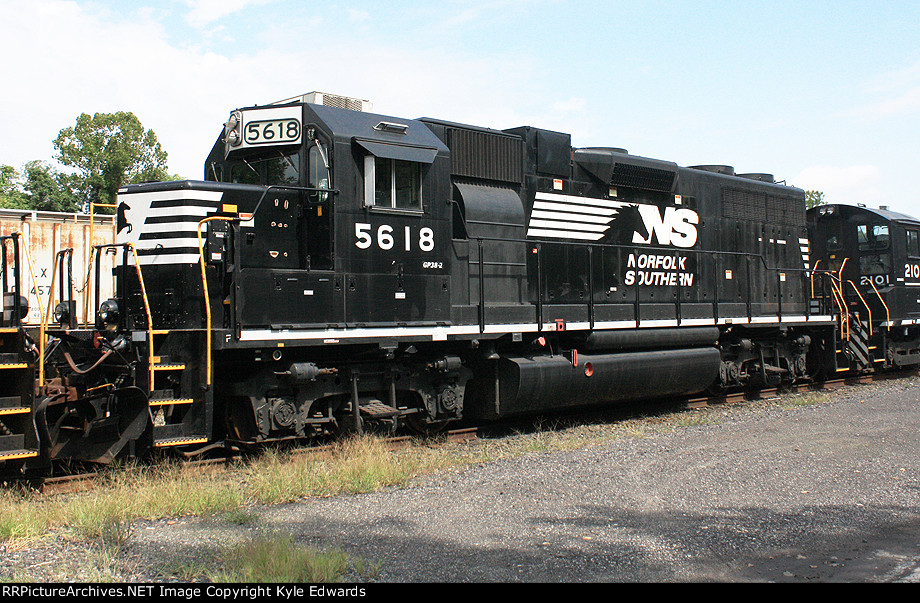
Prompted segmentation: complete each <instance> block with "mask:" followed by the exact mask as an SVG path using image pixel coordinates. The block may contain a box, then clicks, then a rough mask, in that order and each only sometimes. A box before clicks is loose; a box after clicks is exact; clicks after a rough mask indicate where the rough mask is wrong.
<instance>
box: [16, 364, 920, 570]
mask: <svg viewBox="0 0 920 603" xmlns="http://www.w3.org/2000/svg"><path fill="white" fill-rule="evenodd" d="M692 412H700V413H702V415H701V416H705V419H706V420H705V421H699V422H698V423H696V424H695V423H693V422H690V423H689V424H687V425H675V426H668V427H667V428H661V429H654V430H646V431H643V432H642V433H641V435H633V436H630V435H627V434H624V436H623V437H617V438H615V439H612V440H611V441H610V442H608V443H606V444H605V445H603V446H601V447H588V448H584V449H578V450H574V451H560V452H538V453H527V454H524V455H521V456H517V457H515V458H511V459H507V460H497V461H494V462H489V463H482V464H478V465H475V466H472V467H467V468H464V469H462V470H460V471H449V472H446V473H442V474H438V475H433V476H427V477H423V478H419V479H417V480H415V481H414V482H413V483H412V484H410V485H409V486H408V487H404V488H389V489H386V490H383V491H379V492H374V493H370V494H360V495H349V496H344V495H343V496H334V497H329V498H314V499H307V500H303V501H300V502H297V503H291V504H285V505H276V506H266V507H258V508H255V509H250V510H249V511H250V512H251V513H252V515H253V516H254V519H253V520H252V521H250V522H248V523H246V524H244V525H234V524H231V523H229V522H226V521H221V520H220V519H216V518H178V519H173V520H166V519H163V520H157V521H138V522H136V523H135V525H134V529H133V533H132V536H131V538H130V540H129V542H128V544H127V545H126V546H125V547H124V549H122V551H121V552H120V553H119V556H120V559H118V560H115V561H113V564H112V565H113V567H114V568H116V569H115V570H113V574H108V575H107V579H108V578H114V579H115V580H120V581H145V582H149V581H168V580H177V579H181V577H177V576H176V575H170V574H169V573H168V572H164V571H163V569H162V568H163V567H165V566H166V563H165V560H167V559H172V560H178V561H180V562H181V563H182V564H184V565H185V566H186V567H188V566H189V565H191V564H193V563H194V560H195V559H197V558H207V557H208V556H209V555H210V556H213V552H214V551H215V550H218V549H219V548H220V547H225V546H226V545H227V544H228V543H232V542H236V541H242V540H244V539H246V538H248V537H249V536H251V535H252V534H253V533H257V532H260V531H265V532H272V533H279V532H280V533H286V534H291V535H293V537H294V538H295V540H296V541H297V542H298V543H302V544H304V545H309V546H312V547H316V548H320V549H327V548H341V549H343V550H345V551H346V552H347V553H349V554H350V555H352V556H354V557H355V558H360V559H362V560H365V561H366V563H367V567H373V568H374V569H373V571H372V572H365V573H363V574H361V575H356V576H354V577H352V578H353V579H354V580H362V581H380V582H595V581H628V582H638V581H641V582H652V581H655V582H661V581H720V582H749V581H757V582H766V581H776V582H807V581H817V582H839V581H845V582H899V581H900V582H920V460H918V451H920V379H918V378H916V377H912V378H906V379H898V380H889V381H880V382H876V383H873V384H868V385H859V386H854V387H848V388H843V389H839V390H835V391H831V392H828V393H827V394H824V395H823V396H822V400H821V401H820V402H815V403H810V404H795V398H794V397H793V396H784V397H783V398H782V399H781V400H778V401H771V402H750V403H744V404H737V405H730V406H724V407H717V408H710V409H707V410H704V411H689V413H692ZM614 428H615V427H614ZM87 546H90V545H88V544H82V545H81V544H80V543H75V542H70V541H65V540H62V539H58V540H56V541H55V542H53V543H47V542H43V543H36V544H34V545H29V546H18V547H16V546H13V545H10V546H9V550H7V547H5V546H3V545H2V544H0V547H3V548H2V549H0V579H3V578H6V579H9V578H10V577H13V578H14V579H16V580H23V579H36V580H42V579H47V578H48V576H53V577H54V578H55V579H60V577H61V568H63V567H67V564H68V563H71V564H73V565H74V566H75V567H76V566H77V565H78V564H77V563H76V561H73V560H74V559H77V558H78V557H79V556H81V555H85V554H86V552H85V547H87ZM50 568H56V570H55V571H54V572H53V573H49V572H50V571H51V569H50ZM76 579H81V577H79V576H77V577H76ZM82 579H87V578H86V576H83V577H82ZM89 579H90V580H92V579H93V578H92V576H90V577H89Z"/></svg>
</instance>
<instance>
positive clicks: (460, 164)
mask: <svg viewBox="0 0 920 603" xmlns="http://www.w3.org/2000/svg"><path fill="white" fill-rule="evenodd" d="M447 146H448V147H450V159H451V173H452V174H453V175H454V176H467V177H470V178H483V179H486V180H496V181H499V182H510V183H518V184H519V183H521V181H522V180H523V177H524V141H523V140H522V139H520V138H518V137H516V136H504V135H501V134H491V133H489V132H476V131H473V130H463V129H460V128H450V129H448V131H447Z"/></svg>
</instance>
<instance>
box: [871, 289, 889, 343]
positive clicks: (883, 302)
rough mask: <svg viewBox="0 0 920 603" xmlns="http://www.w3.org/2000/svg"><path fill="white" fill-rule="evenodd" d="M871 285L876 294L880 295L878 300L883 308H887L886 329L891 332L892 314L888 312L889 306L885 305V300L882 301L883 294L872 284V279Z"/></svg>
mask: <svg viewBox="0 0 920 603" xmlns="http://www.w3.org/2000/svg"><path fill="white" fill-rule="evenodd" d="M869 284H870V285H872V289H874V290H875V294H876V295H878V300H879V301H880V302H882V307H883V308H885V327H886V328H887V329H888V330H889V331H891V312H889V310H888V304H886V303H885V300H884V299H882V294H881V293H879V291H878V289H876V287H875V283H873V282H872V279H871V278H870V279H869Z"/></svg>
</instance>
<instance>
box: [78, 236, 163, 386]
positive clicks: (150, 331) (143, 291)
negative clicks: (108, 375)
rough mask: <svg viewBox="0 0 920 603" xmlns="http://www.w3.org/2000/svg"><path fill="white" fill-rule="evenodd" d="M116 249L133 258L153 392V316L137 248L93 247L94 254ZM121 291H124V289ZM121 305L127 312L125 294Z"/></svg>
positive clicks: (128, 245)
mask: <svg viewBox="0 0 920 603" xmlns="http://www.w3.org/2000/svg"><path fill="white" fill-rule="evenodd" d="M116 247H125V248H127V249H130V250H131V254H132V255H133V256H134V270H135V272H137V281H138V284H139V285H140V287H141V299H143V300H144V311H145V313H146V316H147V342H148V346H147V347H148V350H147V361H148V373H149V378H150V391H153V376H154V370H153V314H152V312H151V311H150V299H149V298H148V297H147V287H146V285H145V284H144V274H143V271H142V270H141V264H140V262H139V261H138V258H137V248H136V247H135V246H134V243H130V242H126V243H108V244H105V245H93V249H95V250H96V254H101V253H102V250H103V249H114V248H116ZM127 263H128V260H127V257H125V258H124V260H123V264H124V267H125V268H127ZM101 264H102V261H101V259H100V261H99V262H98V263H97V265H96V269H97V270H98V269H99V266H100V265H101ZM125 277H126V275H123V276H122V279H123V280H124V278H125ZM98 288H99V282H98V279H97V281H96V289H98ZM122 289H123V290H124V287H123V288H122ZM97 293H98V292H97ZM96 297H97V298H98V297H99V296H98V295H97V296H96ZM96 303H97V304H98V303H99V300H98V299H96ZM122 303H123V304H124V307H123V309H122V310H121V312H122V313H125V312H126V310H127V306H128V304H127V293H125V299H123V300H122ZM125 326H126V327H127V323H126V324H125Z"/></svg>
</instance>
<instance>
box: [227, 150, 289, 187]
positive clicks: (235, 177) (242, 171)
mask: <svg viewBox="0 0 920 603" xmlns="http://www.w3.org/2000/svg"><path fill="white" fill-rule="evenodd" d="M230 182H234V183H238V184H261V185H264V186H272V185H284V186H298V185H299V184H300V153H299V152H297V153H290V154H285V153H282V152H281V151H275V152H274V153H271V154H266V155H264V156H258V157H252V158H248V159H241V160H239V161H238V162H235V163H234V164H233V165H232V166H231V168H230Z"/></svg>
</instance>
